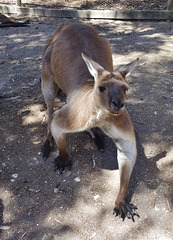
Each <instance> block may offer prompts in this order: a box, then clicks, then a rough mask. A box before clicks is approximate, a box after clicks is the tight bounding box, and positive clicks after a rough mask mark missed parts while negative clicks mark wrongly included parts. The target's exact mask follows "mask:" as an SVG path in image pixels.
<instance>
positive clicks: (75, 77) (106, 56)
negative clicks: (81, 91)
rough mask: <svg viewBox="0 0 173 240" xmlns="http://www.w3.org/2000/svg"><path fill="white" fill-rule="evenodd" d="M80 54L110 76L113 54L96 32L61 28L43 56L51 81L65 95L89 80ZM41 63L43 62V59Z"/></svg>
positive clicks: (74, 26) (76, 27)
mask: <svg viewBox="0 0 173 240" xmlns="http://www.w3.org/2000/svg"><path fill="white" fill-rule="evenodd" d="M81 53H84V54H86V55H87V56H88V57H89V58H91V59H93V60H94V61H96V62H98V63H99V64H100V65H101V66H103V67H104V68H105V69H106V70H108V71H110V72H112V71H113V64H112V54H111V50H110V46H109V42H108V40H106V39H102V38H100V37H99V35H98V33H97V32H96V30H95V29H94V28H93V27H91V26H88V25H84V24H79V23H75V24H69V25H65V26H62V27H61V28H59V29H58V30H57V32H56V33H55V34H54V36H53V38H52V39H51V40H50V42H49V44H48V46H47V47H46V49H45V52H44V55H45V58H46V55H49V56H48V59H50V61H49V65H51V66H50V68H51V73H52V75H53V77H54V81H55V82H56V83H57V84H58V85H59V86H60V87H61V89H62V90H63V91H64V92H65V93H66V94H67V95H68V94H71V93H72V92H73V91H75V90H76V89H78V88H80V87H81V85H83V84H84V83H85V82H86V81H87V80H89V79H92V76H91V75H90V73H89V71H88V69H87V67H86V64H85V63H84V61H83V59H82V56H81ZM43 60H44V58H43Z"/></svg>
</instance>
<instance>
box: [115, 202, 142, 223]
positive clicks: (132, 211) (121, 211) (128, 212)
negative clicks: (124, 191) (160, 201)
mask: <svg viewBox="0 0 173 240" xmlns="http://www.w3.org/2000/svg"><path fill="white" fill-rule="evenodd" d="M136 210H137V207H136V206H135V205H133V204H131V203H128V202H126V201H123V202H121V204H116V205H115V208H114V211H113V214H115V217H117V216H119V217H120V218H122V220H123V221H124V219H125V218H126V217H127V218H129V219H131V220H132V221H133V222H134V221H135V220H134V216H137V217H139V214H138V213H137V211H136Z"/></svg>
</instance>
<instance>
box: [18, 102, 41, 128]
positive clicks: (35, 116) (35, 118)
mask: <svg viewBox="0 0 173 240" xmlns="http://www.w3.org/2000/svg"><path fill="white" fill-rule="evenodd" d="M41 109H42V105H41V104H35V105H32V106H29V107H27V108H25V109H22V110H21V111H19V114H22V113H25V112H26V111H29V112H28V114H27V115H25V116H23V117H22V125H23V126H27V125H30V124H35V123H40V122H42V121H43V119H44V118H45V112H44V111H41Z"/></svg>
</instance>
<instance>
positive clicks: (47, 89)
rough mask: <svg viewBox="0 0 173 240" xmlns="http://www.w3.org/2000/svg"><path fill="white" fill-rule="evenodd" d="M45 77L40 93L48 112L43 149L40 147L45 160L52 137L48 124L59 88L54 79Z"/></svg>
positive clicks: (50, 120)
mask: <svg viewBox="0 0 173 240" xmlns="http://www.w3.org/2000/svg"><path fill="white" fill-rule="evenodd" d="M46 80H47V79H44V78H43V79H42V93H43V97H44V100H45V103H46V106H47V112H48V124H47V139H46V141H45V143H44V146H43V149H42V152H43V154H42V157H43V159H44V160H46V159H47V158H48V157H49V154H50V152H51V148H52V143H53V138H52V134H51V130H50V125H51V122H52V114H53V111H54V102H55V98H56V96H57V92H58V90H59V87H58V85H56V84H55V83H54V81H53V80H52V81H50V80H48V81H46Z"/></svg>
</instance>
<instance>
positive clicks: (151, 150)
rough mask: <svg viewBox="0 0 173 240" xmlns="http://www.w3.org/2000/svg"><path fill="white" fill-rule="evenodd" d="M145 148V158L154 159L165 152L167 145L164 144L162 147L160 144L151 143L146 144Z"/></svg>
mask: <svg viewBox="0 0 173 240" xmlns="http://www.w3.org/2000/svg"><path fill="white" fill-rule="evenodd" d="M151 139H152V136H151ZM143 147H144V153H145V156H146V157H147V158H151V157H154V156H156V155H157V154H159V153H161V152H164V151H165V145H164V144H162V146H161V145H160V144H159V145H158V144H157V143H151V142H149V143H144V144H143Z"/></svg>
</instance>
